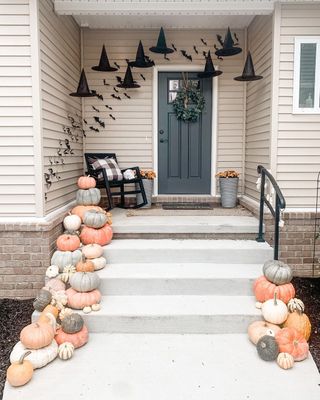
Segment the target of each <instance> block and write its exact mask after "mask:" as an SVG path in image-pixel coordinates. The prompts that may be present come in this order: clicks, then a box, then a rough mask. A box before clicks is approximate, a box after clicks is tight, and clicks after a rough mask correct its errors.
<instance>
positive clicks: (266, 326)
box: [248, 321, 281, 344]
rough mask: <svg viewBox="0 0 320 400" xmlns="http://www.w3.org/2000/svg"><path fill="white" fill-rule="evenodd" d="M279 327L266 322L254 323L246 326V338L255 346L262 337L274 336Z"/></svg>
mask: <svg viewBox="0 0 320 400" xmlns="http://www.w3.org/2000/svg"><path fill="white" fill-rule="evenodd" d="M280 329H281V328H280V327H279V326H278V325H275V324H271V323H270V322H267V321H255V322H252V323H251V324H250V325H249V326H248V336H249V339H250V341H251V342H252V343H253V344H257V343H258V340H259V339H260V338H262V336H265V335H270V336H275V335H276V333H277V332H279V331H280Z"/></svg>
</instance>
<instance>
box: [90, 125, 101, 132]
mask: <svg viewBox="0 0 320 400" xmlns="http://www.w3.org/2000/svg"><path fill="white" fill-rule="evenodd" d="M89 129H90V130H91V131H94V132H100V131H99V129H98V128H94V127H93V126H89Z"/></svg>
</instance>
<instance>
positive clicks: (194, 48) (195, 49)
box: [193, 46, 199, 54]
mask: <svg viewBox="0 0 320 400" xmlns="http://www.w3.org/2000/svg"><path fill="white" fill-rule="evenodd" d="M193 50H194V51H195V53H196V54H199V52H198V49H197V48H196V46H193Z"/></svg>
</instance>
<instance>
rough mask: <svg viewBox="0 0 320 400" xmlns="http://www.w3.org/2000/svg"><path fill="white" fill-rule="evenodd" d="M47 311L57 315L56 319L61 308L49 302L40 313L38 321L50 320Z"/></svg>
mask: <svg viewBox="0 0 320 400" xmlns="http://www.w3.org/2000/svg"><path fill="white" fill-rule="evenodd" d="M47 313H50V314H52V315H53V316H54V317H55V319H57V318H58V315H59V309H58V308H57V307H55V306H52V305H51V304H48V305H47V306H46V307H45V308H44V310H43V311H42V313H41V314H40V316H39V318H38V322H46V321H47V320H48V318H47V316H46V314H47ZM42 318H43V320H42Z"/></svg>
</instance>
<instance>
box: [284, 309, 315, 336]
mask: <svg viewBox="0 0 320 400" xmlns="http://www.w3.org/2000/svg"><path fill="white" fill-rule="evenodd" d="M283 327H284V328H295V329H296V330H297V331H298V332H300V333H301V334H302V335H303V337H304V338H305V339H306V340H307V341H308V340H309V338H310V335H311V323H310V320H309V318H308V316H307V315H306V314H305V313H301V312H298V311H294V312H292V313H290V314H289V316H288V318H287V320H286V321H285V323H284V324H283Z"/></svg>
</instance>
